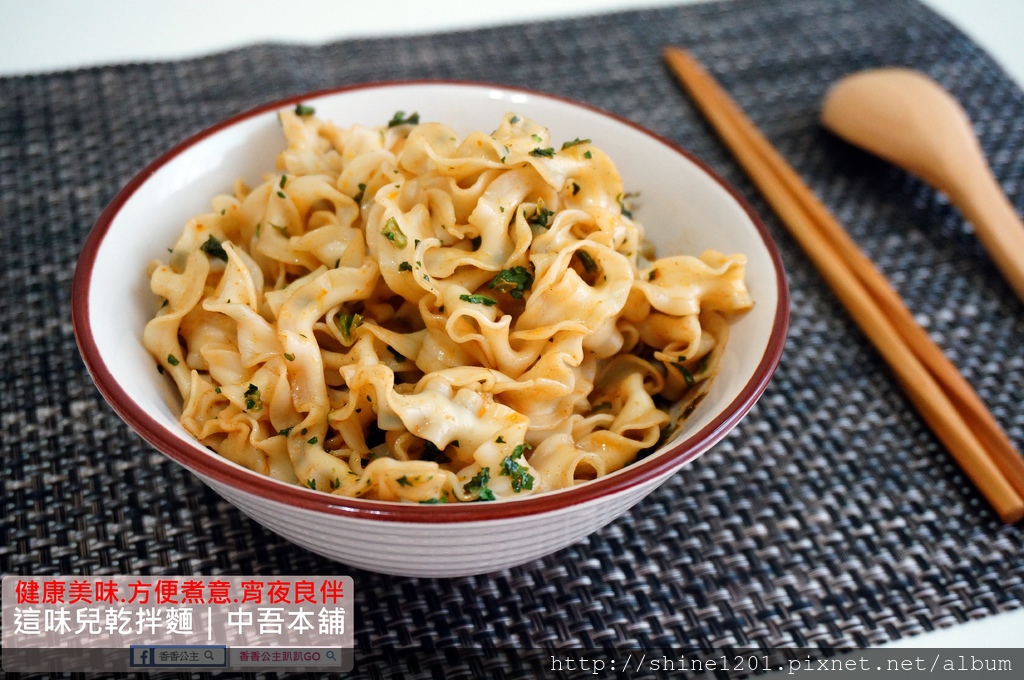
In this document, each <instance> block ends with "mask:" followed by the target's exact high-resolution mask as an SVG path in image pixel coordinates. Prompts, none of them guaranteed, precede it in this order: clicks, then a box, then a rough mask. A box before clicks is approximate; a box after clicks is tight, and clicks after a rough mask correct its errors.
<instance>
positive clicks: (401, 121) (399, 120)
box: [388, 111, 420, 128]
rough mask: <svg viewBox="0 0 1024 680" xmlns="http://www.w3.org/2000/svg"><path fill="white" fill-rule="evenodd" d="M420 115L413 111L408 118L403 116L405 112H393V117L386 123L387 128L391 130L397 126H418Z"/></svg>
mask: <svg viewBox="0 0 1024 680" xmlns="http://www.w3.org/2000/svg"><path fill="white" fill-rule="evenodd" d="M419 123H420V114H419V113H416V112H415V111H413V113H412V114H410V115H409V116H406V115H405V111H395V115H393V116H392V117H391V120H389V121H388V127H389V128H393V127H396V126H398V125H419Z"/></svg>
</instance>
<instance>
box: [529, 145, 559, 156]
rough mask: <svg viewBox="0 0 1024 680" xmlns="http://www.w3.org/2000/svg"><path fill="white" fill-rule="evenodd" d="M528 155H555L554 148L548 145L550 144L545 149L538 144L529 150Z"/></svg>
mask: <svg viewBox="0 0 1024 680" xmlns="http://www.w3.org/2000/svg"><path fill="white" fill-rule="evenodd" d="M530 155H531V156H543V157H544V158H553V157H554V155H555V150H554V148H553V147H550V146H549V147H548V148H546V149H542V148H540V147H539V146H538V147H537V148H536V149H533V150H532V151H530Z"/></svg>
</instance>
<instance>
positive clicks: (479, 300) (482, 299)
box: [459, 295, 498, 307]
mask: <svg viewBox="0 0 1024 680" xmlns="http://www.w3.org/2000/svg"><path fill="white" fill-rule="evenodd" d="M459 299H460V300H463V301H465V302H471V303H473V304H475V305H484V306H486V307H493V306H494V305H496V304H498V301H497V300H495V299H494V298H491V297H487V296H486V295H460V296H459Z"/></svg>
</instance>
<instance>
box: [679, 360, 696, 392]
mask: <svg viewBox="0 0 1024 680" xmlns="http://www.w3.org/2000/svg"><path fill="white" fill-rule="evenodd" d="M676 368H678V369H679V372H680V373H682V374H683V381H684V382H685V383H686V386H687V387H693V386H694V385H696V384H697V379H696V378H694V377H693V373H691V372H690V369H688V368H687V367H686V366H683V365H682V364H676Z"/></svg>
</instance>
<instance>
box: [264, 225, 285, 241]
mask: <svg viewBox="0 0 1024 680" xmlns="http://www.w3.org/2000/svg"><path fill="white" fill-rule="evenodd" d="M267 224H269V225H270V226H272V227H273V228H274V231H276V232H277V233H278V234H280V235H281V236H284V237H285V238H288V227H282V226H281V225H280V224H274V223H273V222H267Z"/></svg>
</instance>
